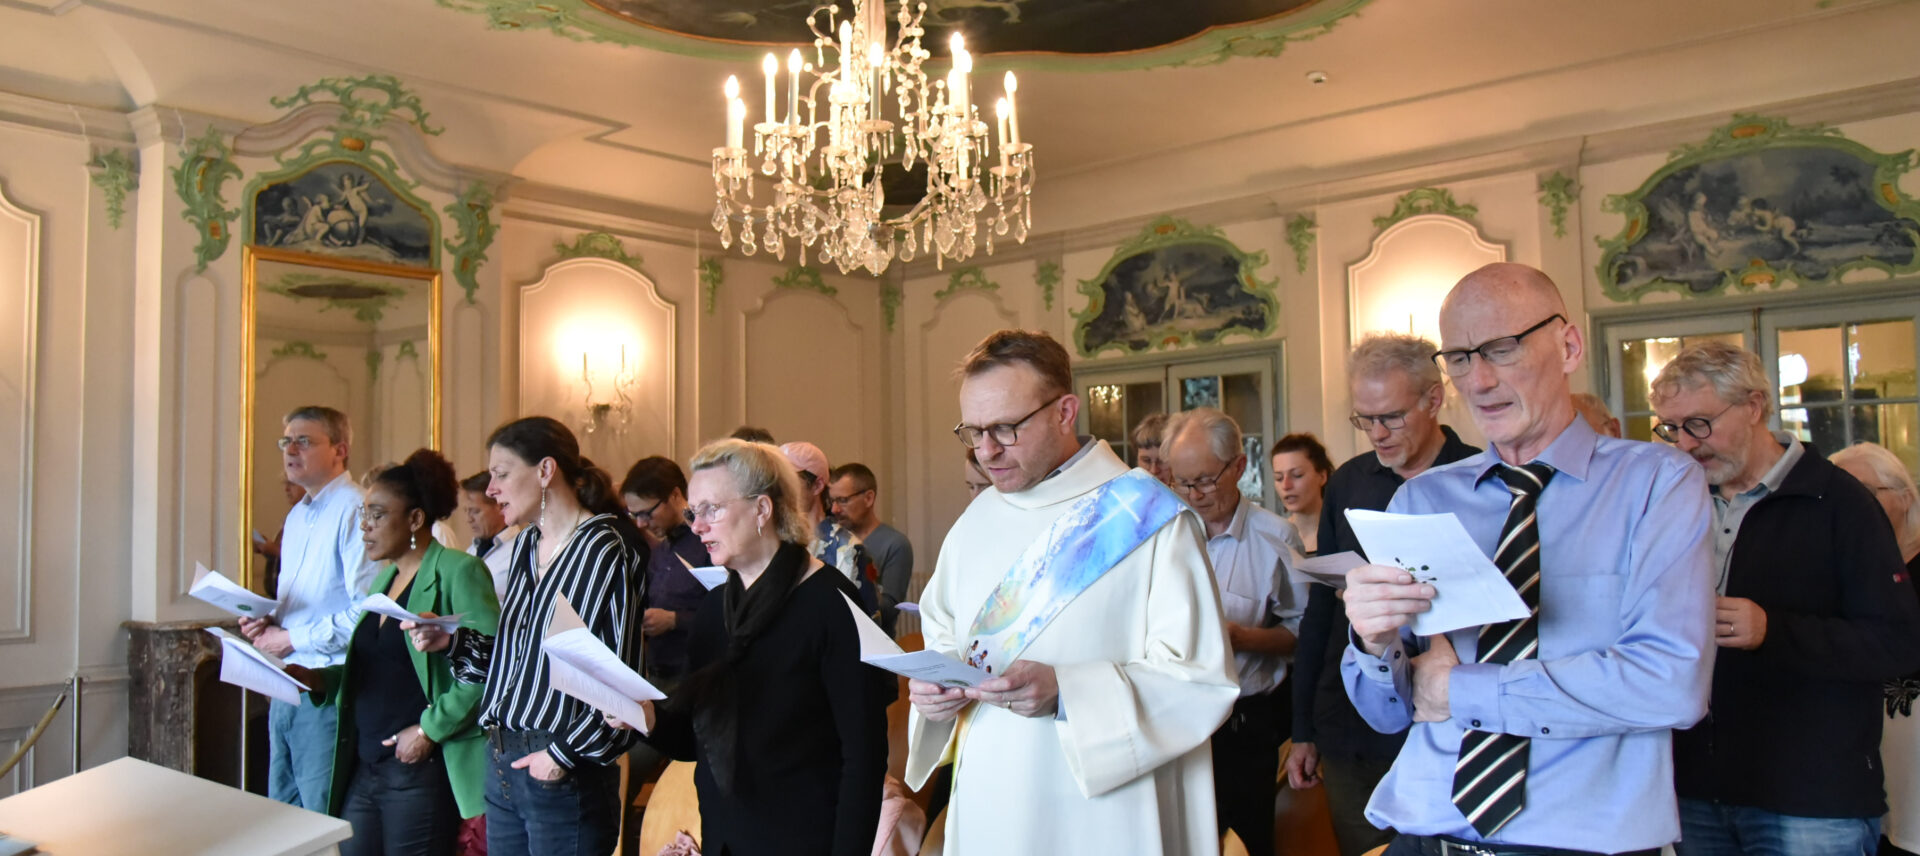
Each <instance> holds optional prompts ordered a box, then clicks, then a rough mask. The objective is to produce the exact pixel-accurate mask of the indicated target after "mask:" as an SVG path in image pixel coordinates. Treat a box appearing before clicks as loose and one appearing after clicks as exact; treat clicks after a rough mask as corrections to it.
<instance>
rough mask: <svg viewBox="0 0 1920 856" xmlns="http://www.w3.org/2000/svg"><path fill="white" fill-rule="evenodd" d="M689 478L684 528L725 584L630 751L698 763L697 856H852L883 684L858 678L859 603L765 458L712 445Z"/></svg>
mask: <svg viewBox="0 0 1920 856" xmlns="http://www.w3.org/2000/svg"><path fill="white" fill-rule="evenodd" d="M692 469H693V476H692V478H691V479H689V480H688V484H687V501H688V503H689V506H690V507H689V508H688V509H687V522H688V524H689V525H690V526H692V528H693V531H694V533H695V534H696V535H698V536H699V537H700V539H701V542H702V543H703V544H704V545H705V546H706V548H707V551H708V553H709V554H710V555H711V556H712V558H713V561H714V563H715V564H718V565H722V566H725V567H726V568H727V569H728V570H729V571H730V573H729V574H728V575H727V582H726V584H725V585H722V586H718V587H716V588H714V589H713V590H712V591H710V592H708V593H707V596H706V599H705V600H704V601H702V602H701V604H700V608H699V611H698V612H697V613H696V615H695V618H694V622H693V632H692V634H691V636H690V638H689V639H688V667H689V669H690V670H691V671H690V673H689V675H688V677H687V679H686V681H685V682H684V683H682V684H681V687H680V691H679V692H678V693H677V694H675V695H674V696H673V697H672V698H669V699H667V700H666V701H664V702H661V703H660V704H659V706H658V707H657V708H651V707H650V708H649V709H650V711H652V712H653V714H654V720H655V721H654V722H653V724H652V728H651V731H650V734H649V735H648V736H647V737H645V738H643V739H645V740H646V741H647V742H648V743H651V744H652V745H653V746H654V747H655V748H657V749H659V750H660V751H661V752H663V753H665V754H666V755H668V756H670V757H673V758H677V759H680V760H692V761H698V762H699V766H698V767H697V768H696V770H695V773H694V784H695V786H696V788H697V789H698V791H699V795H700V822H701V828H702V834H701V850H702V852H704V853H707V854H710V856H762V854H765V856H812V855H813V854H820V856H828V854H831V856H866V854H869V853H871V852H872V850H873V844H874V833H875V827H876V826H877V825H878V823H879V817H880V799H881V786H882V781H883V779H884V778H885V776H886V772H887V705H888V704H889V703H891V702H892V701H893V699H894V697H895V695H896V694H897V692H898V684H897V682H896V680H895V678H894V677H893V676H892V675H891V674H888V673H886V672H883V671H881V670H879V669H876V668H873V667H871V666H868V665H866V664H864V663H862V662H860V640H859V633H858V629H857V627H856V625H855V623H854V621H855V617H854V613H853V609H852V607H850V606H849V604H848V600H847V598H848V597H857V596H858V592H857V591H856V590H855V589H854V588H853V584H852V583H851V582H849V581H848V580H847V577H846V575H845V574H841V573H839V572H838V571H836V570H835V569H833V568H830V567H827V566H826V565H824V564H822V563H821V562H820V561H819V560H817V559H814V558H813V557H812V556H810V555H808V553H807V543H808V542H809V541H810V540H811V539H812V537H813V530H812V527H811V526H809V525H808V522H807V518H806V516H805V515H804V514H802V513H801V511H800V504H799V497H800V484H799V481H800V480H799V477H798V476H797V475H795V473H794V471H793V467H792V466H791V465H789V464H788V463H787V461H786V460H785V459H784V458H783V457H781V455H780V453H779V452H778V450H776V449H774V448H773V447H771V446H764V445H759V444H755V443H747V442H743V441H740V440H721V441H719V442H715V443H712V444H709V445H708V446H706V447H705V448H703V449H701V450H700V452H699V454H697V455H695V456H694V458H693V468H692ZM823 571H824V573H823Z"/></svg>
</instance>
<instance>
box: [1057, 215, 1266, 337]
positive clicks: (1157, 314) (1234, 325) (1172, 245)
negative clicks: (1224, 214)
mask: <svg viewBox="0 0 1920 856" xmlns="http://www.w3.org/2000/svg"><path fill="white" fill-rule="evenodd" d="M1266 263H1267V254H1266V253H1265V252H1256V253H1248V252H1244V251H1242V250H1241V249H1240V248H1238V247H1236V246H1234V245H1233V243H1231V242H1230V241H1228V240H1227V239H1226V237H1225V236H1224V235H1223V234H1222V233H1221V231H1220V230H1219V229H1218V228H1211V227H1207V228H1199V227H1195V226H1193V225H1191V224H1189V223H1187V222H1185V221H1183V220H1176V219H1173V218H1167V217H1163V218H1161V219H1159V220H1156V221H1154V223H1153V224H1151V225H1149V226H1148V227H1147V229H1146V230H1145V231H1144V232H1142V233H1141V234H1140V235H1139V236H1138V237H1135V238H1134V239H1133V240H1132V241H1129V242H1128V243H1126V244H1123V245H1122V246H1121V247H1120V248H1119V249H1118V250H1117V251H1116V252H1115V253H1114V256H1113V259H1112V260H1111V261H1109V262H1108V263H1107V266H1106V269H1105V270H1103V271H1101V273H1100V275H1099V276H1097V277H1095V278H1094V279H1091V280H1082V281H1081V283H1080V292H1081V293H1082V294H1084V295H1087V297H1088V305H1087V308H1086V310H1085V311H1083V312H1080V313H1076V314H1075V316H1074V317H1075V321H1076V322H1077V323H1076V325H1075V330H1074V335H1075V338H1076V340H1077V344H1078V345H1079V348H1080V353H1081V355H1082V356H1089V357H1091V356H1096V355H1098V354H1100V353H1101V352H1103V351H1106V350H1110V349H1111V350H1118V351H1121V352H1122V353H1140V352H1144V351H1150V350H1157V349H1161V348H1170V347H1180V346H1184V345H1210V344H1214V343H1217V342H1219V341H1220V340H1221V339H1222V338H1223V337H1225V336H1227V335H1228V334H1230V333H1233V332H1235V331H1238V332H1240V333H1243V334H1246V335H1248V336H1251V337H1261V336H1265V335H1267V334H1268V333H1271V332H1272V331H1273V329H1274V327H1275V325H1276V323H1277V321H1278V317H1279V309H1280V307H1279V301H1277V300H1276V299H1275V298H1274V296H1273V290H1274V283H1272V282H1262V281H1261V280H1259V279H1257V278H1256V276H1255V274H1256V272H1257V271H1258V270H1259V269H1260V268H1261V267H1264V266H1265V265H1266Z"/></svg>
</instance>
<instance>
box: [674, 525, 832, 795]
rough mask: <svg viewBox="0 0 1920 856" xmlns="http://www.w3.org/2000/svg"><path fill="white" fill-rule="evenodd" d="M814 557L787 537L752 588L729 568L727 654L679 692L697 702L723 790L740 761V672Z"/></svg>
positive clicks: (699, 732)
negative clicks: (738, 679) (751, 650)
mask: <svg viewBox="0 0 1920 856" xmlns="http://www.w3.org/2000/svg"><path fill="white" fill-rule="evenodd" d="M810 558H811V557H810V556H808V554H807V550H806V548H805V547H801V546H800V545H798V544H789V543H786V542H782V543H781V544H780V548H779V549H778V550H776V551H775V552H774V554H773V560H772V561H771V562H768V563H767V569H766V571H764V572H762V573H761V575H760V579H759V580H758V581H756V582H755V583H754V585H753V588H752V589H748V588H747V587H746V586H745V585H743V584H742V583H741V582H740V574H739V573H737V572H733V571H729V572H728V573H727V587H726V589H725V590H724V591H723V592H722V593H723V594H724V595H725V605H726V609H725V612H724V616H725V620H726V627H727V651H726V655H725V656H723V657H722V658H720V659H719V660H715V661H714V662H712V663H708V664H707V665H705V666H703V667H701V668H700V670H699V671H696V672H694V673H693V674H691V675H689V676H687V683H686V688H685V691H683V692H682V693H680V697H681V698H682V699H684V700H685V703H686V704H688V705H690V706H691V707H692V711H691V713H692V717H693V734H694V737H695V738H696V739H697V740H698V741H699V743H700V747H701V749H703V750H704V751H705V754H706V761H707V765H708V772H709V773H710V774H711V775H712V776H713V782H714V784H715V785H718V786H719V788H720V790H721V791H722V792H728V793H730V792H732V790H733V785H734V772H735V770H734V766H735V763H736V762H737V761H738V751H739V742H738V731H739V729H738V724H739V716H740V696H739V687H738V681H737V679H736V674H735V673H736V671H737V670H738V667H739V665H740V661H742V660H744V659H746V656H747V651H748V649H750V648H751V647H752V646H753V641H754V640H755V639H757V638H759V636H760V634H761V633H762V632H764V631H765V630H766V629H767V627H769V626H771V625H772V624H773V622H774V619H776V618H778V617H779V616H780V611H781V609H782V608H784V607H785V606H786V604H787V598H788V596H790V595H791V594H793V589H794V586H796V585H798V584H799V582H800V577H801V576H802V575H804V574H805V573H806V571H807V564H808V562H809V560H810Z"/></svg>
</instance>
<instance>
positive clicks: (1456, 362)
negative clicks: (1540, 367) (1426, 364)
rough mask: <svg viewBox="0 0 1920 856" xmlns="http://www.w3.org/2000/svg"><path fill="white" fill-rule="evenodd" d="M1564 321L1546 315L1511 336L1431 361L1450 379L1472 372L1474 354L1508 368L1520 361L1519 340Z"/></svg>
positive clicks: (1558, 316)
mask: <svg viewBox="0 0 1920 856" xmlns="http://www.w3.org/2000/svg"><path fill="white" fill-rule="evenodd" d="M1565 320H1567V319H1566V316H1564V315H1561V314H1560V313H1558V312H1556V313H1554V314H1552V315H1548V316H1547V320H1545V321H1542V322H1540V323H1538V324H1535V325H1533V326H1532V327H1528V328H1527V329H1525V330H1521V331H1520V332H1518V333H1515V334H1513V335H1511V336H1502V337H1500V338H1498V339H1493V340H1490V341H1486V342H1481V343H1480V344H1479V345H1478V346H1475V347H1472V348H1463V349H1460V350H1453V351H1441V352H1440V353H1437V354H1434V355H1433V361H1434V363H1435V364H1436V365H1438V366H1440V370H1441V371H1444V372H1446V373H1447V375H1448V376H1450V377H1465V376H1466V375H1467V372H1470V371H1473V355H1474V354H1479V355H1480V359H1483V360H1486V361H1487V362H1488V363H1490V364H1492V365H1496V366H1510V365H1513V364H1514V363H1515V362H1517V361H1519V359H1520V353H1521V351H1520V340H1521V339H1525V338H1526V337H1528V336H1531V335H1533V334H1534V332H1536V331H1538V330H1540V329H1541V328H1543V327H1545V326H1547V325H1548V324H1552V323H1553V322H1555V321H1565Z"/></svg>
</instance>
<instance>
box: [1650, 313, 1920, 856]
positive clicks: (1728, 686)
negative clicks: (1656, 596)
mask: <svg viewBox="0 0 1920 856" xmlns="http://www.w3.org/2000/svg"><path fill="white" fill-rule="evenodd" d="M1652 392H1653V396H1652V401H1653V406H1654V411H1655V412H1656V413H1657V414H1658V415H1659V418H1660V424H1659V425H1658V426H1657V427H1656V428H1655V429H1654V432H1655V433H1656V434H1658V435H1659V436H1660V437H1661V439H1664V440H1666V441H1668V442H1670V443H1673V444H1675V445H1677V446H1678V447H1679V448H1680V450H1681V451H1683V452H1686V453H1687V454H1689V455H1692V456H1693V458H1694V460H1696V461H1698V462H1700V465H1701V466H1702V467H1703V468H1704V469H1705V470H1706V474H1707V482H1708V484H1710V485H1712V492H1713V507H1714V515H1715V521H1714V529H1713V535H1714V559H1715V561H1716V562H1717V564H1718V568H1717V570H1718V580H1719V591H1720V599H1719V602H1718V609H1717V611H1716V622H1715V627H1714V631H1715V633H1714V636H1715V639H1716V641H1717V642H1718V643H1719V645H1720V652H1719V657H1718V660H1717V662H1716V663H1715V665H1714V672H1713V701H1712V706H1711V709H1710V710H1709V712H1708V714H1707V718H1706V719H1704V720H1702V721H1701V722H1700V724H1699V725H1697V726H1695V727H1693V728H1692V729H1689V730H1687V731H1682V732H1679V733H1677V734H1675V736H1674V764H1675V789H1676V790H1677V791H1678V793H1679V796H1680V824H1681V841H1680V843H1679V844H1678V845H1677V850H1678V852H1679V853H1680V854H1681V856H1693V854H1709V856H1717V854H1722V853H1755V854H1762V853H1764V854H1775V853H1779V854H1793V856H1823V854H1842V853H1845V854H1859V853H1871V852H1873V850H1874V847H1875V846H1876V845H1877V843H1878V841H1879V835H1880V830H1879V827H1880V816H1881V815H1882V814H1884V813H1886V810H1887V804H1886V797H1885V793H1884V791H1883V790H1882V786H1881V771H1880V724H1881V712H1880V703H1881V702H1880V697H1881V689H1880V687H1881V681H1882V680H1883V679H1886V678H1893V677H1898V676H1901V675H1904V674H1907V673H1908V672H1911V671H1912V670H1913V669H1914V668H1915V667H1916V666H1920V604H1916V603H1915V601H1914V598H1913V595H1912V593H1911V592H1910V591H1907V590H1906V589H1905V588H1904V583H1903V582H1902V580H1903V579H1904V577H1905V574H1906V566H1905V563H1904V562H1902V561H1901V558H1900V548H1899V545H1898V543H1897V542H1896V541H1895V538H1894V534H1893V529H1892V527H1891V526H1890V525H1889V524H1888V523H1887V518H1886V515H1885V514H1883V513H1878V512H1879V511H1880V507H1879V504H1878V502H1877V501H1876V500H1875V499H1874V496H1873V494H1872V493H1870V492H1869V491H1868V490H1867V489H1866V488H1865V487H1863V486H1862V485H1861V484H1860V483H1859V482H1858V481H1856V480H1854V478H1853V477H1852V476H1850V475H1847V474H1846V473H1845V472H1844V471H1842V470H1841V469H1839V468H1838V467H1835V466H1834V465H1833V464H1831V463H1828V462H1827V460H1826V459H1825V458H1823V457H1821V455H1820V453H1819V452H1818V451H1817V450H1815V449H1813V448H1811V447H1809V446H1805V445H1802V444H1801V443H1800V441H1798V440H1796V439H1794V438H1793V437H1792V436H1790V435H1788V434H1785V433H1770V432H1769V431H1768V430H1767V427H1766V426H1767V416H1768V412H1769V411H1770V410H1771V406H1770V405H1771V398H1770V396H1769V388H1768V382H1767V377H1766V374H1765V372H1764V371H1762V369H1761V363H1760V359H1759V357H1757V356H1755V355H1754V354H1753V353H1751V352H1749V351H1746V350H1742V349H1740V348H1738V347H1735V346H1732V345H1727V344H1723V343H1717V342H1708V343H1702V344H1697V345H1692V346H1689V347H1687V348H1686V349H1684V350H1682V351H1681V352H1680V353H1679V355H1677V356H1675V357H1674V359H1673V361H1672V362H1670V363H1668V364H1667V366H1666V367H1665V368H1664V369H1663V370H1662V371H1661V372H1660V375H1659V377H1657V378H1655V379H1654V382H1653V390H1652Z"/></svg>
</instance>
